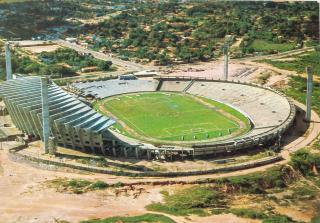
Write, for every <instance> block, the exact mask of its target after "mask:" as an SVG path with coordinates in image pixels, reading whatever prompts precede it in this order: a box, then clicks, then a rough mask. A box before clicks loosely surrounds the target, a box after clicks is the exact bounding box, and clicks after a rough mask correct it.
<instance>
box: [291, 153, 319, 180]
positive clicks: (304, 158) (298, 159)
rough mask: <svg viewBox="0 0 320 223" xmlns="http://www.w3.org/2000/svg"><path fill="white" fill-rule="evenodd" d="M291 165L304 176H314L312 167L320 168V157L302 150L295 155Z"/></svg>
mask: <svg viewBox="0 0 320 223" xmlns="http://www.w3.org/2000/svg"><path fill="white" fill-rule="evenodd" d="M290 164H291V165H292V166H293V168H295V169H297V170H300V171H301V173H302V174H303V175H313V172H312V166H313V165H316V166H320V155H319V154H312V153H310V152H309V151H308V150H306V149H301V150H299V151H297V152H295V153H294V154H293V156H292V157H291V162H290Z"/></svg>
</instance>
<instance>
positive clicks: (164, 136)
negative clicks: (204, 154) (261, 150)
mask: <svg viewBox="0 0 320 223" xmlns="http://www.w3.org/2000/svg"><path fill="white" fill-rule="evenodd" d="M236 130H237V129H236ZM210 132H221V131H220V130H214V129H207V131H205V132H202V134H205V133H210ZM193 134H199V133H194V132H189V133H187V134H179V135H174V134H170V135H169V136H168V135H158V136H157V137H158V138H159V139H166V138H173V137H176V138H178V137H181V136H186V135H187V136H189V135H193Z"/></svg>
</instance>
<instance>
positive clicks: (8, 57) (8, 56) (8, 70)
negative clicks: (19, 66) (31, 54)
mask: <svg viewBox="0 0 320 223" xmlns="http://www.w3.org/2000/svg"><path fill="white" fill-rule="evenodd" d="M5 53H6V73H7V79H6V80H7V81H8V80H11V79H12V67H11V52H10V45H9V43H8V42H6V43H5Z"/></svg>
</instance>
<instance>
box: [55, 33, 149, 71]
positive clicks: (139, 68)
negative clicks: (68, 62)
mask: <svg viewBox="0 0 320 223" xmlns="http://www.w3.org/2000/svg"><path fill="white" fill-rule="evenodd" d="M55 43H57V44H59V45H60V46H64V47H68V48H71V49H73V50H76V51H78V52H81V53H88V54H91V55H92V56H93V57H95V58H97V59H100V60H105V61H107V60H108V61H112V63H113V64H115V65H117V66H121V67H124V68H126V69H128V70H132V71H143V70H150V69H152V67H149V66H144V65H141V64H137V63H134V62H131V61H125V60H121V59H119V58H117V57H111V56H109V55H107V54H104V53H101V52H97V51H94V50H91V49H86V48H84V47H82V46H79V45H77V44H74V43H69V42H67V41H65V40H61V39H60V40H56V41H55Z"/></svg>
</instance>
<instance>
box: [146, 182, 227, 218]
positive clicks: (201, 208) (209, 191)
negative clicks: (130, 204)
mask: <svg viewBox="0 0 320 223" xmlns="http://www.w3.org/2000/svg"><path fill="white" fill-rule="evenodd" d="M163 196H164V203H153V204H150V205H148V206H147V207H146V208H147V209H148V210H150V211H157V212H164V213H168V214H172V215H189V214H197V215H200V216H205V215H208V214H209V212H210V209H213V208H219V207H220V208H221V207H225V206H226V203H227V200H226V196H225V195H224V194H223V193H220V192H219V191H216V190H214V188H212V187H209V186H194V187H191V188H185V189H180V190H176V191H174V193H173V194H169V193H168V192H167V191H164V192H163Z"/></svg>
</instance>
